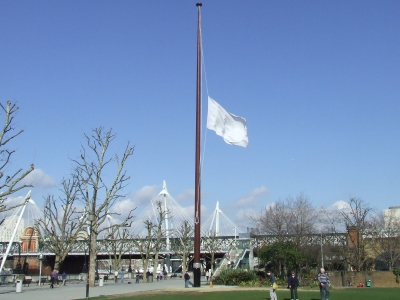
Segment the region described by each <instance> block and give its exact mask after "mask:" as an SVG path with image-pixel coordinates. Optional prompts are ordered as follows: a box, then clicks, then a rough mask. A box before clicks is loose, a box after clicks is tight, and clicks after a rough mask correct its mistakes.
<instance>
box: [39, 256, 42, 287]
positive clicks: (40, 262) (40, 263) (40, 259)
mask: <svg viewBox="0 0 400 300" xmlns="http://www.w3.org/2000/svg"><path fill="white" fill-rule="evenodd" d="M42 261H43V253H42V251H40V253H39V287H40V286H41V283H42Z"/></svg>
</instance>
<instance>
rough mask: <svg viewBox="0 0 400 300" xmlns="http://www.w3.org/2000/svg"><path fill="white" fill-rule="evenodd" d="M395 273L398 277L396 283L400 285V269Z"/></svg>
mask: <svg viewBox="0 0 400 300" xmlns="http://www.w3.org/2000/svg"><path fill="white" fill-rule="evenodd" d="M393 273H394V275H396V282H397V283H400V268H397V269H395V270H394V271H393Z"/></svg>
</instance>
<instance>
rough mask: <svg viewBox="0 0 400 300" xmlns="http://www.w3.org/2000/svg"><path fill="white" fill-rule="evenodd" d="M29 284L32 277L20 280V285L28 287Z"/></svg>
mask: <svg viewBox="0 0 400 300" xmlns="http://www.w3.org/2000/svg"><path fill="white" fill-rule="evenodd" d="M31 282H32V276H25V277H24V279H23V280H22V285H23V286H29V285H30V284H31Z"/></svg>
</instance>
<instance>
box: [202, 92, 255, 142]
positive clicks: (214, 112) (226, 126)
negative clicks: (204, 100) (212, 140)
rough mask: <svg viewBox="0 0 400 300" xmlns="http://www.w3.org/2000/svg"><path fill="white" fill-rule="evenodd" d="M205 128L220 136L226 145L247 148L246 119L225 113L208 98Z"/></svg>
mask: <svg viewBox="0 0 400 300" xmlns="http://www.w3.org/2000/svg"><path fill="white" fill-rule="evenodd" d="M207 128H208V129H211V130H214V131H215V133H216V134H218V135H219V136H222V137H223V139H224V141H225V142H226V143H228V144H231V145H235V146H242V147H247V145H248V143H249V138H248V137H247V127H246V119H244V118H242V117H238V116H235V115H233V114H231V113H230V112H227V111H226V110H225V109H224V108H223V107H222V106H221V105H219V104H218V103H217V102H216V101H215V100H213V99H211V98H210V97H208V116H207Z"/></svg>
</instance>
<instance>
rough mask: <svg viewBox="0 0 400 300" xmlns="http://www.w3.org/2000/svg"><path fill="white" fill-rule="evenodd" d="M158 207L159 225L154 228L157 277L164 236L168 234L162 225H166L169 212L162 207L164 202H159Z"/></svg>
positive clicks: (154, 262)
mask: <svg viewBox="0 0 400 300" xmlns="http://www.w3.org/2000/svg"><path fill="white" fill-rule="evenodd" d="M156 206H157V214H158V215H157V224H156V227H154V229H155V232H154V235H155V239H154V261H153V264H154V272H155V273H156V274H155V275H156V276H157V267H158V255H159V253H160V250H161V247H162V245H163V241H164V240H165V238H164V236H165V234H166V233H167V232H166V231H165V230H163V227H162V225H163V224H164V223H165V218H166V216H167V213H168V211H165V210H164V209H163V207H162V201H161V200H157V202H156Z"/></svg>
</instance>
